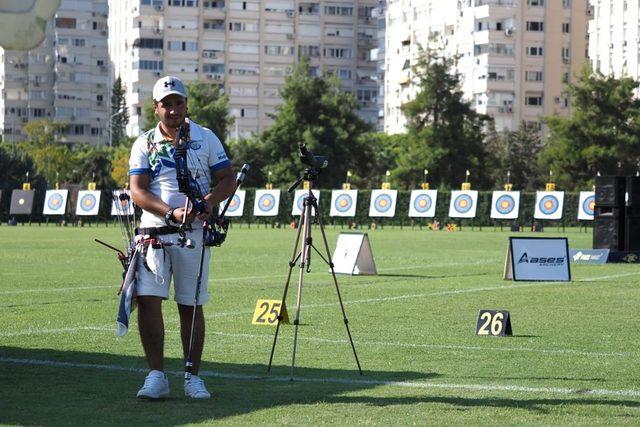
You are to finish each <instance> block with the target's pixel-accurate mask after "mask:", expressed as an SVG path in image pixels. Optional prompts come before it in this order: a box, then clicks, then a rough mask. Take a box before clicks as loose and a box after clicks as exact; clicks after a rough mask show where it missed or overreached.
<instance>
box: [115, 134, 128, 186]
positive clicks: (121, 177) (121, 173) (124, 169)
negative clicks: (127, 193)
mask: <svg viewBox="0 0 640 427" xmlns="http://www.w3.org/2000/svg"><path fill="white" fill-rule="evenodd" d="M130 155H131V144H126V145H125V144H123V145H120V146H118V147H114V149H113V151H112V156H111V179H112V180H113V182H114V183H115V184H116V186H117V187H123V186H127V185H128V184H129V156H130Z"/></svg>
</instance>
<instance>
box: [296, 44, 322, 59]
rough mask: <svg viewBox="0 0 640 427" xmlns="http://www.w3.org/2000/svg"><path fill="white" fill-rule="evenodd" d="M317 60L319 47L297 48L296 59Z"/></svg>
mask: <svg viewBox="0 0 640 427" xmlns="http://www.w3.org/2000/svg"><path fill="white" fill-rule="evenodd" d="M303 56H306V57H307V58H318V57H319V56H320V46H298V57H300V58H302V57H303Z"/></svg>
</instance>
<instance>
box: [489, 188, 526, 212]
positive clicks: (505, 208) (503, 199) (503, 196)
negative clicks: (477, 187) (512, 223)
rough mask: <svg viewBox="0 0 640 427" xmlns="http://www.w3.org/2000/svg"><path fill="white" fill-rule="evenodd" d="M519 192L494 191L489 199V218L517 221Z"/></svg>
mask: <svg viewBox="0 0 640 427" xmlns="http://www.w3.org/2000/svg"><path fill="white" fill-rule="evenodd" d="M519 210H520V192H519V191H494V192H493V195H492V197H491V218H494V219H518V213H519Z"/></svg>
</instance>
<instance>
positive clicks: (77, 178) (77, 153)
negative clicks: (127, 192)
mask: <svg viewBox="0 0 640 427" xmlns="http://www.w3.org/2000/svg"><path fill="white" fill-rule="evenodd" d="M121 150H124V149H121ZM113 151H114V149H112V148H111V147H107V146H104V145H97V146H96V145H89V144H76V145H75V146H74V147H73V150H72V164H73V170H72V171H71V177H72V179H71V181H72V182H75V183H82V184H87V183H88V182H95V183H96V186H97V188H99V189H111V188H115V187H120V186H121V185H122V183H121V182H118V183H116V182H114V180H113V178H112V177H111V170H112V168H111V159H112V153H113Z"/></svg>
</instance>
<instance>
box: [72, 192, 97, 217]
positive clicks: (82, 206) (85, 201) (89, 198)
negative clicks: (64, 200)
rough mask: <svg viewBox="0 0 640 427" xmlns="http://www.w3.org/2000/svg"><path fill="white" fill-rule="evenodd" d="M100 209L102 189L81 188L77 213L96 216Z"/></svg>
mask: <svg viewBox="0 0 640 427" xmlns="http://www.w3.org/2000/svg"><path fill="white" fill-rule="evenodd" d="M99 209H100V191H98V190H80V191H78V203H77V204H76V215H81V216H96V215H98V210H99Z"/></svg>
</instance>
